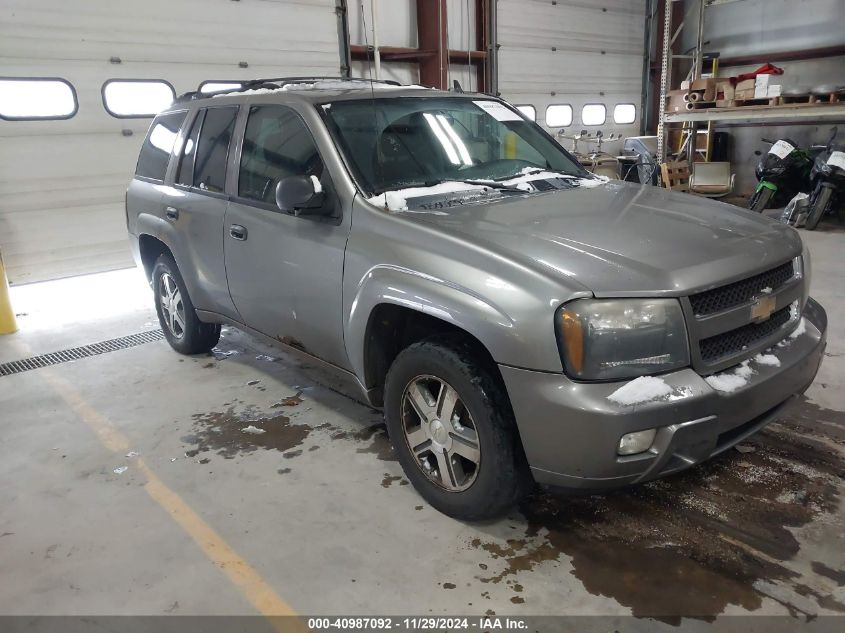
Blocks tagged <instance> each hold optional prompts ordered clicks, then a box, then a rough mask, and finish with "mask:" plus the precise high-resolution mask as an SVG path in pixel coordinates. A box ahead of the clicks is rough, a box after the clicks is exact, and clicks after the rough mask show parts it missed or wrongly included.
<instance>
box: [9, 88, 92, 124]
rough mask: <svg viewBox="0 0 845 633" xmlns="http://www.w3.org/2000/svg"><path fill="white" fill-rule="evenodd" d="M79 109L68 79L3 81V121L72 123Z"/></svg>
mask: <svg viewBox="0 0 845 633" xmlns="http://www.w3.org/2000/svg"><path fill="white" fill-rule="evenodd" d="M76 108H77V103H76V92H75V91H74V89H73V86H71V85H70V84H69V83H68V82H67V81H65V80H64V79H38V78H32V79H30V78H17V79H15V78H7V79H0V118H2V119H9V120H34V119H69V118H70V117H72V116H73V115H74V114H76Z"/></svg>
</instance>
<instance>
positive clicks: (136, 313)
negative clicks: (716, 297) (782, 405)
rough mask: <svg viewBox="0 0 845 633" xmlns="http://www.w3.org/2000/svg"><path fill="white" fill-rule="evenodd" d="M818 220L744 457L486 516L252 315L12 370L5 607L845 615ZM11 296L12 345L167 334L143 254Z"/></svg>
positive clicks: (837, 244)
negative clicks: (821, 340)
mask: <svg viewBox="0 0 845 633" xmlns="http://www.w3.org/2000/svg"><path fill="white" fill-rule="evenodd" d="M823 228H824V229H825V230H821V231H817V232H814V233H811V232H807V231H803V232H802V235H803V237H804V239H805V240H806V241H807V243H808V244H809V247H810V249H811V251H812V254H813V262H814V274H813V290H814V292H813V294H814V295H815V297H816V298H817V299H819V300H820V301H821V302H822V303H823V305H824V306H825V307H826V308H827V311H828V314H829V316H830V333H829V345H828V351H827V358H826V359H825V362H824V363H823V366H822V369H821V372H820V374H819V376H818V378H817V380H816V382H815V384H814V385H813V386H812V387H811V388H810V390H809V391H808V392H807V394H806V397H805V398H803V399H802V400H801V402H800V403H798V404H797V405H796V406H794V407H793V408H792V410H791V411H789V412H788V413H787V414H786V415H785V417H784V418H783V419H781V420H780V421H779V422H777V423H775V424H772V425H771V426H770V427H769V428H768V429H767V430H766V431H764V432H763V433H761V434H759V435H758V436H756V437H754V438H753V439H752V440H751V441H749V442H747V446H748V447H749V448H750V449H751V451H750V452H742V453H741V452H739V451H730V452H729V453H728V454H726V455H724V456H722V457H720V458H718V459H716V460H713V461H712V462H710V463H707V464H705V465H703V466H701V467H697V468H694V469H693V470H691V471H689V472H687V473H685V474H681V475H679V476H675V477H672V478H670V479H667V480H664V481H660V482H655V483H651V484H647V485H645V486H641V487H638V488H634V489H630V490H626V491H621V492H617V493H613V494H608V495H604V496H593V497H582V498H557V497H554V496H551V495H548V494H545V493H542V492H538V493H537V494H535V495H534V496H533V497H532V498H531V499H529V500H528V501H527V502H525V503H524V504H523V506H522V507H520V508H519V509H518V510H515V511H514V512H513V513H512V515H511V516H509V517H508V518H507V519H504V520H501V521H496V522H491V523H486V524H480V525H479V524H471V525H470V524H464V523H460V522H458V521H454V520H452V519H449V518H447V517H445V516H442V515H440V514H438V513H437V512H435V511H434V510H432V509H431V508H430V507H429V506H427V505H426V504H425V503H424V502H423V501H422V499H421V498H420V497H419V496H418V495H417V494H416V493H415V492H414V490H413V488H412V487H411V486H409V485H407V483H408V482H407V481H406V480H405V479H404V477H403V475H402V471H401V469H400V467H399V464H398V463H397V462H396V461H395V460H394V458H393V455H392V452H391V449H390V447H389V445H388V443H387V441H386V438H385V435H384V430H383V427H382V425H381V416H380V414H379V413H378V412H376V411H374V410H372V409H370V408H368V407H367V406H364V405H362V404H360V403H358V402H356V401H354V400H353V399H350V398H349V397H348V396H346V395H344V394H343V393H342V390H343V386H342V385H339V384H337V383H336V382H335V381H334V379H333V378H332V377H331V376H328V375H326V374H325V373H323V372H322V371H321V370H319V369H317V368H314V367H313V366H311V365H309V364H307V363H305V362H303V361H302V360H301V359H299V358H296V357H294V356H292V355H290V354H287V353H285V352H281V351H279V350H276V349H272V348H269V347H267V346H265V345H263V344H261V343H259V342H257V341H256V340H255V339H253V338H251V337H249V336H246V335H244V334H242V333H240V332H238V331H237V330H233V329H229V328H226V329H225V331H224V336H223V338H222V340H221V342H220V345H219V347H218V348H217V349H216V351H215V353H214V354H213V355H209V356H201V357H193V358H188V357H183V356H179V355H178V354H176V353H174V352H172V351H171V350H170V348H169V347H168V346H167V344H166V343H164V342H163V341H162V342H155V343H148V344H144V345H141V346H138V347H134V348H131V349H126V350H123V351H117V352H112V353H107V354H103V355H101V356H96V357H91V358H87V359H83V360H79V361H76V362H70V363H64V364H60V365H56V366H54V367H50V368H46V369H39V370H35V371H29V372H26V373H21V374H17V375H12V376H8V377H4V378H0V480H2V482H3V485H2V486H1V487H0V568H2V570H3V576H4V578H5V579H6V580H8V579H11V578H13V579H14V581H13V582H8V581H4V582H2V583H0V614H3V615H9V614H30V615H32V614H253V613H284V612H287V611H288V610H294V611H296V612H298V613H301V614H329V613H330V614H384V613H390V614H421V615H425V614H429V613H436V614H444V615H445V614H449V615H451V614H457V613H465V614H485V613H496V614H499V615H502V614H514V615H519V614H567V615H575V614H610V615H624V614H630V613H633V614H636V615H653V616H659V617H661V618H662V619H665V620H667V621H669V622H672V621H676V620H675V618H674V616H679V615H681V614H684V615H693V616H713V615H717V614H735V613H746V612H753V613H756V614H764V613H765V614H791V615H793V616H798V617H802V616H804V615H809V614H842V613H845V535H843V526H845V511H844V510H843V506H842V499H841V496H842V492H843V489H845V483H844V482H843V476H845V322H843V315H845V282H843V262H842V253H843V244H845V227H843V226H842V225H839V224H837V225H826V226H824V227H823ZM60 296H61V297H63V298H62V300H61V302H60V306H59V307H57V306H56V305H55V300H56V298H57V297H60ZM13 302H14V304H15V306H16V308H17V309H18V311H19V312H25V313H26V314H25V315H22V316H20V317H19V325H20V327H21V331H20V332H19V333H17V334H15V335H11V336H6V337H2V338H0V362H5V361H9V360H14V359H19V358H24V357H27V356H30V355H32V354H36V353H44V352H50V351H55V350H60V349H65V348H68V347H72V346H76V345H80V344H85V343H91V342H96V341H100V340H104V339H108V338H112V337H116V336H122V335H125V334H131V333H135V332H139V331H143V330H147V329H155V328H157V327H158V324H157V322H156V321H155V318H154V312H153V310H152V307H151V306H152V300H151V295H150V293H149V290H148V289H147V288H146V287H145V286H144V284H143V281H142V280H141V278H140V275H139V274H138V273H137V272H136V271H120V272H116V273H107V274H104V275H97V276H92V277H88V278H79V279H74V280H67V281H62V282H51V283H50V284H41V285H38V286H26V287H21V288H15V289H13ZM338 390H340V391H341V392H339V391H338ZM249 424H253V425H256V426H259V427H262V428H264V429H266V431H267V432H266V433H264V434H263V435H250V434H247V433H243V432H241V431H240V429H241V428H244V427H246V426H248V425H249ZM122 467H126V470H125V471H124V472H121V473H120V474H118V473H117V472H115V469H118V472H119V469H120V468H122Z"/></svg>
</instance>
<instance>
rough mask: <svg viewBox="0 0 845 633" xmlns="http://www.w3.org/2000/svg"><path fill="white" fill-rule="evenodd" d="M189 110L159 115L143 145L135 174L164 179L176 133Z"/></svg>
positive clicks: (153, 178) (152, 178)
mask: <svg viewBox="0 0 845 633" xmlns="http://www.w3.org/2000/svg"><path fill="white" fill-rule="evenodd" d="M186 115H187V112H184V111H183V112H170V113H168V114H162V115H160V116H157V117H156V118H155V120H154V121H153V124H152V125H151V126H150V131H149V132H148V133H147V138H145V139H144V144H143V145H142V146H141V153H140V155H139V156H138V166H137V167H136V168H135V175H136V176H141V177H143V178H149V179H151V180H164V174H165V172H167V164H168V163H169V162H170V154H171V153H172V152H173V145H174V143H176V135H177V134H178V133H179V128H181V127H182V123H183V122H184V121H185V116H186Z"/></svg>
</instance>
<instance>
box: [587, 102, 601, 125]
mask: <svg viewBox="0 0 845 633" xmlns="http://www.w3.org/2000/svg"><path fill="white" fill-rule="evenodd" d="M605 121H607V108H606V107H604V104H603V103H588V104H587V105H585V106H584V107H583V108H581V123H583V124H584V125H604V123H605Z"/></svg>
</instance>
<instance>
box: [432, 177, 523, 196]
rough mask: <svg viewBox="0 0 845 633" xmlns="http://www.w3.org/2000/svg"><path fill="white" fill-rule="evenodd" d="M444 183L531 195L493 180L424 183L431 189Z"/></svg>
mask: <svg viewBox="0 0 845 633" xmlns="http://www.w3.org/2000/svg"><path fill="white" fill-rule="evenodd" d="M445 182H461V183H464V184H467V185H476V186H478V187H489V188H490V189H495V190H496V191H506V192H508V193H531V192H530V191H526V190H525V189H520V188H519V187H512V186H510V185H503V184H502V183H500V182H497V181H495V180H464V179H461V178H457V179H456V178H444V179H443V180H429V181H426V183H425V186H426V187H433V186H434V185H442V184H443V183H445Z"/></svg>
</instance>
